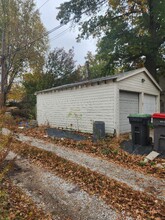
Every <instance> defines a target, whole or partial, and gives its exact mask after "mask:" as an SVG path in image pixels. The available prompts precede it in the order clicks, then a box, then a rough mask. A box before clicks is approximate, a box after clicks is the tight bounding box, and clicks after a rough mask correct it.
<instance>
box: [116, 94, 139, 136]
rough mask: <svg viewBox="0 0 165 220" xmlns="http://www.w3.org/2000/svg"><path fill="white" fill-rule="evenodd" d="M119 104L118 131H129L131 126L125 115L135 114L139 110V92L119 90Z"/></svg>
mask: <svg viewBox="0 0 165 220" xmlns="http://www.w3.org/2000/svg"><path fill="white" fill-rule="evenodd" d="M119 105H120V107H119V110H120V111H119V120H120V121H119V124H120V133H126V132H130V131H131V126H130V124H129V120H128V118H127V117H128V115H129V114H136V113H138V112H139V94H138V93H132V92H123V91H122V92H120V100H119Z"/></svg>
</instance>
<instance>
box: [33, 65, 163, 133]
mask: <svg viewBox="0 0 165 220" xmlns="http://www.w3.org/2000/svg"><path fill="white" fill-rule="evenodd" d="M160 91H161V88H160V87H159V85H158V84H157V82H156V81H155V80H154V79H153V78H152V76H151V75H150V74H149V72H148V71H147V70H146V69H145V68H141V69H138V70H133V71H129V72H127V73H122V74H118V75H115V76H107V77H103V78H98V79H94V80H87V81H83V82H79V83H74V84H69V85H64V86H60V87H57V88H52V89H48V90H43V91H39V92H37V93H36V95H37V120H38V124H39V125H47V124H49V125H50V126H51V127H61V128H68V129H74V130H80V131H85V132H89V133H92V132H93V122H94V121H104V122H105V131H106V133H111V134H113V133H116V134H117V135H119V134H120V133H125V132H130V130H131V126H130V125H129V120H128V118H127V117H128V115H129V114H132V113H153V112H159V111H160Z"/></svg>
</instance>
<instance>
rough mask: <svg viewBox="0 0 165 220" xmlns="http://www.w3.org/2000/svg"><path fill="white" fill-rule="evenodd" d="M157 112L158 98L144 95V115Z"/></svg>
mask: <svg viewBox="0 0 165 220" xmlns="http://www.w3.org/2000/svg"><path fill="white" fill-rule="evenodd" d="M154 112H156V96H154V95H147V94H144V113H145V114H153V113H154Z"/></svg>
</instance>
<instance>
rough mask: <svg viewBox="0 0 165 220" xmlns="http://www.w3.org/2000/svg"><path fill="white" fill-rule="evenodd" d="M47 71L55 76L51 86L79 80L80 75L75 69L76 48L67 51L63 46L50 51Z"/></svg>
mask: <svg viewBox="0 0 165 220" xmlns="http://www.w3.org/2000/svg"><path fill="white" fill-rule="evenodd" d="M46 73H47V74H49V75H51V77H52V78H53V81H52V84H51V85H50V87H55V86H60V85H63V84H68V83H73V82H76V81H78V80H79V79H80V76H79V74H78V72H77V71H75V61H74V50H73V49H70V50H69V51H68V52H66V51H65V50H64V49H63V48H55V49H54V50H53V51H52V52H50V53H49V55H48V59H47V62H46Z"/></svg>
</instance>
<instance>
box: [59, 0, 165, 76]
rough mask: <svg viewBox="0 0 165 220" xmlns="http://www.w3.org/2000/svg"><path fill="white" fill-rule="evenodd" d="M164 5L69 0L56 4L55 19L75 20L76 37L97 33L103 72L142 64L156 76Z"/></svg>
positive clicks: (163, 40) (164, 63)
mask: <svg viewBox="0 0 165 220" xmlns="http://www.w3.org/2000/svg"><path fill="white" fill-rule="evenodd" d="M164 8H165V1H162V0H158V1H154V0H141V1H139V0H138V1H133V0H117V1H114V0H109V1H107V0H90V1H83V0H80V1H77V0H70V1H67V2H64V3H62V4H61V5H60V7H59V13H58V16H57V19H59V20H60V21H61V23H68V22H69V21H70V20H71V19H72V20H73V22H72V24H73V23H76V24H78V26H79V29H80V31H81V32H80V35H79V38H85V37H89V36H90V35H92V36H94V37H96V36H99V37H100V40H99V42H98V56H99V58H100V59H101V60H103V61H104V62H105V63H106V64H105V68H106V74H114V73H116V72H118V71H122V70H123V71H126V70H129V69H134V68H137V67H141V66H145V67H146V68H147V69H148V70H149V71H150V72H151V74H152V75H153V76H154V77H157V74H158V73H161V74H162V72H163V70H164V68H165V58H164V53H165V36H164V33H165V13H164ZM84 14H86V15H87V16H88V17H87V19H84ZM84 20H85V21H84Z"/></svg>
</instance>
